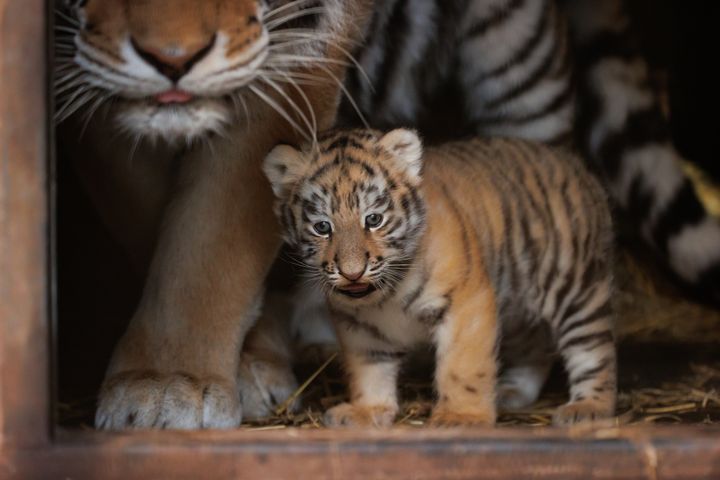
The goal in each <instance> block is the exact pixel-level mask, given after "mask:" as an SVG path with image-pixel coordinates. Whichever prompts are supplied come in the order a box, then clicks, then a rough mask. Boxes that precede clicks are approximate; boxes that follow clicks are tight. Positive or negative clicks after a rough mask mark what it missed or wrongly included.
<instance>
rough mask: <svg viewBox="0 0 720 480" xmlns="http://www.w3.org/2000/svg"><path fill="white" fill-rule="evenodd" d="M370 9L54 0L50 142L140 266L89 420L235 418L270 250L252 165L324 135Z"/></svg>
mask: <svg viewBox="0 0 720 480" xmlns="http://www.w3.org/2000/svg"><path fill="white" fill-rule="evenodd" d="M370 4H371V1H370V0H342V1H341V0H325V1H323V2H322V5H321V6H320V5H318V4H317V3H316V2H314V1H309V0H293V1H283V0H280V1H277V0H275V1H273V0H271V1H267V2H265V1H258V0H173V1H172V2H168V1H167V0H81V1H75V2H69V4H67V5H63V6H58V8H59V10H58V17H59V26H58V38H57V41H56V43H57V48H58V62H59V64H58V67H57V69H56V83H55V94H56V99H57V105H58V107H57V118H58V120H59V121H64V120H67V121H64V122H63V123H62V125H61V129H60V130H59V133H58V136H59V140H60V141H62V143H63V144H64V145H65V146H66V147H68V148H67V150H66V153H68V154H69V156H70V157H72V159H73V161H74V162H75V163H76V166H77V170H78V171H79V172H80V177H81V179H82V180H83V182H84V184H85V186H86V187H87V190H88V191H89V193H90V194H91V197H92V198H93V200H94V203H95V204H96V206H97V207H98V208H99V210H100V212H101V214H102V215H103V217H104V219H105V220H106V221H107V223H108V226H109V228H110V230H111V232H112V233H113V234H114V235H115V237H116V238H117V239H118V240H119V241H120V242H121V243H122V244H123V246H124V247H126V249H127V250H128V252H130V254H131V255H132V258H133V259H134V261H135V263H136V264H137V265H138V268H139V269H140V270H141V271H147V283H146V285H145V288H144V293H143V296H142V300H141V302H140V305H139V307H138V309H137V311H136V313H135V314H134V316H133V318H132V320H131V322H130V325H129V327H128V330H127V332H126V333H125V335H124V336H123V338H122V339H121V340H120V342H119V344H118V346H117V347H116V350H115V352H114V355H113V358H112V361H111V364H110V366H109V369H108V372H107V376H106V379H105V382H104V384H103V387H102V390H101V392H100V398H99V405H98V410H97V415H96V424H97V426H98V427H101V428H108V429H118V428H149V427H158V428H230V427H234V426H237V425H238V424H239V422H240V420H241V416H242V412H241V408H240V400H239V396H238V379H237V378H236V375H237V373H238V358H239V355H238V353H239V351H240V348H241V345H242V344H243V340H244V338H245V336H246V333H247V331H248V329H250V327H251V326H252V325H253V323H254V322H255V320H256V319H257V316H258V307H259V305H260V302H261V297H262V287H263V281H264V278H265V276H266V273H267V271H268V269H269V267H270V265H271V264H272V262H273V260H274V258H275V256H276V254H277V250H278V247H279V246H280V235H279V232H278V229H277V227H276V225H275V222H274V221H273V214H272V209H271V207H272V193H271V191H270V188H269V185H268V183H267V181H266V180H265V178H264V177H263V174H262V171H261V163H262V159H263V158H264V157H265V155H266V154H267V152H268V151H270V149H271V148H272V147H273V146H274V145H275V144H277V143H279V142H281V141H286V142H288V141H289V142H291V143H297V142H299V141H303V140H307V139H311V138H312V136H313V133H312V132H313V131H316V130H321V129H325V128H327V127H329V126H331V124H332V123H333V121H334V116H335V112H336V110H337V104H338V102H339V93H340V90H341V89H340V85H341V81H342V78H343V76H344V70H345V64H346V61H347V58H346V52H347V50H348V49H349V48H351V45H352V44H353V43H354V42H356V41H357V40H359V39H360V38H361V36H362V34H363V32H364V26H365V24H366V22H365V19H366V18H367V17H368V16H369V8H370ZM76 112H77V113H78V114H77V115H75V113H76ZM287 112H292V113H291V114H288V113H287ZM294 127H297V128H294ZM117 132H124V133H126V135H116V133H117ZM79 136H81V140H80V141H79V142H77V141H76V140H77V138H78V137H79ZM73 142H75V143H74V144H73ZM161 225H162V228H161V227H160V226H161ZM259 343H260V344H262V343H263V341H262V339H261V340H259ZM261 346H262V345H261ZM251 373H252V372H251ZM280 374H282V371H281V373H280ZM286 384H287V382H286Z"/></svg>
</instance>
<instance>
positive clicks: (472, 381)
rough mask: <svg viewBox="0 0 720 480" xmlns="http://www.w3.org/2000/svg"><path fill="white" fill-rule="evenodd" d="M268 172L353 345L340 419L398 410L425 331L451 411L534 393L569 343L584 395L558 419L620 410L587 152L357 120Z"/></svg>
mask: <svg viewBox="0 0 720 480" xmlns="http://www.w3.org/2000/svg"><path fill="white" fill-rule="evenodd" d="M265 171H266V173H267V175H268V177H269V178H270V180H271V183H272V185H273V189H274V191H275V194H276V195H277V197H278V203H277V212H278V214H279V216H280V218H281V220H282V223H283V226H284V230H285V234H286V238H287V240H288V241H289V242H290V243H291V244H292V245H294V246H295V247H296V249H297V250H298V252H299V256H300V258H301V260H302V262H303V263H305V264H306V265H307V268H308V269H309V270H310V272H311V273H312V275H313V276H314V277H315V278H316V279H317V280H318V282H319V283H320V285H321V286H322V287H323V289H324V290H325V291H326V293H327V297H328V300H329V305H330V306H331V308H332V309H333V317H334V321H335V323H336V328H337V332H338V336H339V338H340V342H341V345H342V347H343V352H344V357H345V360H346V363H347V367H348V372H349V375H350V380H351V403H349V404H342V405H339V406H337V407H334V408H333V409H331V410H330V411H328V413H327V415H326V421H327V422H328V423H329V424H339V423H342V424H346V423H353V424H363V423H371V424H373V423H374V424H383V425H384V424H388V423H390V422H391V421H392V419H393V418H394V416H395V414H396V412H397V409H398V404H397V396H396V377H397V372H398V369H399V366H400V364H401V362H402V359H403V356H404V355H405V354H406V353H407V352H408V351H409V350H410V349H412V348H413V347H415V346H417V345H418V344H421V343H426V342H430V343H432V344H434V345H435V346H436V351H437V369H436V372H435V380H436V387H437V390H438V404H437V406H436V408H435V410H434V413H433V419H434V420H435V421H436V422H438V423H450V424H454V423H491V422H493V421H494V419H495V408H496V403H498V404H499V405H500V407H501V408H506V409H511V408H518V407H522V406H525V405H527V404H529V403H532V402H533V401H535V399H536V398H537V396H538V394H539V392H540V389H541V387H542V385H543V383H544V382H545V378H546V376H547V373H548V371H549V368H550V366H551V364H552V362H553V360H554V359H555V357H556V354H558V353H559V354H560V356H561V357H562V359H563V361H564V364H565V367H566V369H567V372H568V375H569V380H570V401H569V402H568V403H567V404H566V405H564V406H563V407H561V408H560V409H559V410H558V411H557V413H556V416H555V420H556V422H557V423H561V424H562V423H572V422H575V421H580V420H588V419H593V418H595V417H606V416H609V415H611V414H612V413H613V411H614V406H615V389H616V386H615V351H614V342H613V332H612V324H611V323H612V322H611V316H612V312H611V310H610V302H609V299H610V294H611V272H610V263H611V261H610V260H611V259H610V250H611V241H612V239H611V222H610V215H609V211H608V207H607V203H606V199H605V196H604V194H603V191H602V189H601V188H600V186H599V185H598V183H597V182H596V181H595V180H594V178H593V177H591V176H590V175H589V174H588V173H587V172H586V171H585V170H584V169H583V168H582V165H581V164H580V162H579V161H578V160H577V159H576V158H575V157H573V156H571V155H569V154H566V153H563V152H560V151H556V150H552V149H550V148H548V147H543V146H540V145H537V144H533V143H529V142H523V141H517V140H500V139H494V140H479V139H478V140H471V141H467V142H458V143H450V144H445V145H442V146H439V147H434V148H428V149H427V150H426V151H425V152H424V154H423V151H422V146H421V144H420V140H419V139H418V137H417V136H416V134H414V133H413V132H411V131H408V130H394V131H392V132H390V133H388V134H385V135H383V134H381V133H379V132H377V131H372V130H351V131H338V132H332V133H329V134H327V135H326V136H325V137H324V138H323V139H322V140H321V141H320V145H319V148H318V149H317V150H314V151H311V150H304V151H297V150H295V149H293V148H291V147H288V146H280V147H277V148H276V149H275V150H274V151H273V152H272V153H271V154H270V156H269V157H268V159H267V160H266V164H265ZM498 352H499V358H498Z"/></svg>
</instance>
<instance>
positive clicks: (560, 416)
mask: <svg viewBox="0 0 720 480" xmlns="http://www.w3.org/2000/svg"><path fill="white" fill-rule="evenodd" d="M614 411H615V408H614V406H613V405H612V403H611V402H602V401H597V400H580V401H573V402H569V403H566V404H565V405H562V406H560V407H558V409H557V410H555V414H554V415H553V423H554V424H555V425H557V426H561V427H562V426H569V425H575V424H580V423H583V424H589V423H596V422H604V421H607V420H609V419H610V418H612V416H613V414H614V413H615V412H614Z"/></svg>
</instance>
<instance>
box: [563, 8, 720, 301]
mask: <svg viewBox="0 0 720 480" xmlns="http://www.w3.org/2000/svg"><path fill="white" fill-rule="evenodd" d="M623 7H624V4H623V1H622V0H572V1H567V2H565V3H564V8H565V10H566V11H567V13H568V15H569V19H570V24H571V31H572V33H573V37H574V40H575V43H576V46H577V48H578V54H577V58H578V62H579V64H578V68H577V69H578V74H579V75H578V77H579V81H578V85H579V89H580V90H579V98H580V99H581V103H580V111H579V131H578V137H579V142H580V146H581V148H582V149H583V151H584V152H585V156H586V158H588V160H591V161H593V162H594V163H595V164H596V165H597V166H598V167H599V169H600V170H601V171H602V173H603V174H604V176H605V180H606V182H607V184H608V186H609V190H610V194H611V195H612V197H613V200H614V201H615V203H616V204H617V205H619V206H620V207H621V208H622V209H623V210H624V212H625V213H626V214H627V216H628V217H629V220H630V221H631V222H632V224H633V225H637V226H638V227H637V231H638V234H639V236H641V237H642V238H643V239H644V241H645V242H646V243H648V244H649V245H650V246H651V247H652V248H654V249H655V251H656V252H657V254H658V255H659V259H660V260H661V261H662V262H663V263H665V264H666V265H667V266H668V267H669V268H670V269H671V270H672V271H673V272H674V273H675V275H676V276H677V277H679V278H680V279H681V280H682V281H683V282H684V283H686V284H688V285H689V286H691V287H692V288H693V289H694V290H695V291H696V292H697V293H699V294H700V295H702V296H703V297H704V298H705V299H706V300H710V301H715V302H720V220H719V219H718V218H715V217H713V216H712V214H710V213H709V212H708V211H707V210H706V209H705V207H704V206H703V205H702V203H701V202H700V200H699V199H698V196H697V194H696V192H695V190H694V187H693V185H692V182H691V181H690V179H689V178H688V176H687V175H686V174H685V173H684V171H683V169H682V165H681V163H682V161H683V159H682V157H681V156H680V155H679V153H678V152H677V150H676V149H675V147H674V146H673V145H672V143H671V138H670V131H669V128H668V123H667V120H666V119H665V118H664V116H663V114H662V112H661V109H660V101H659V99H658V95H657V93H656V92H655V91H654V90H653V87H652V85H651V82H650V77H649V72H648V65H647V62H646V61H645V59H644V58H643V57H642V55H641V53H640V51H639V49H638V48H637V47H636V44H635V42H634V40H633V39H632V38H631V36H632V35H631V34H630V21H629V18H628V16H627V14H626V12H625V11H624V9H623Z"/></svg>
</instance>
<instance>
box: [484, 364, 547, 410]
mask: <svg viewBox="0 0 720 480" xmlns="http://www.w3.org/2000/svg"><path fill="white" fill-rule="evenodd" d="M551 367H552V360H550V359H547V360H545V361H541V362H538V363H535V364H528V365H514V366H512V367H509V368H507V369H505V370H504V371H503V372H502V374H501V375H500V379H499V380H498V387H497V405H498V408H499V409H500V410H501V411H503V412H512V411H516V410H520V409H522V408H525V407H528V406H530V405H532V404H533V403H535V401H536V400H537V399H538V397H539V396H540V391H541V390H542V387H543V385H545V380H547V377H548V374H549V373H550V368H551Z"/></svg>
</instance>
